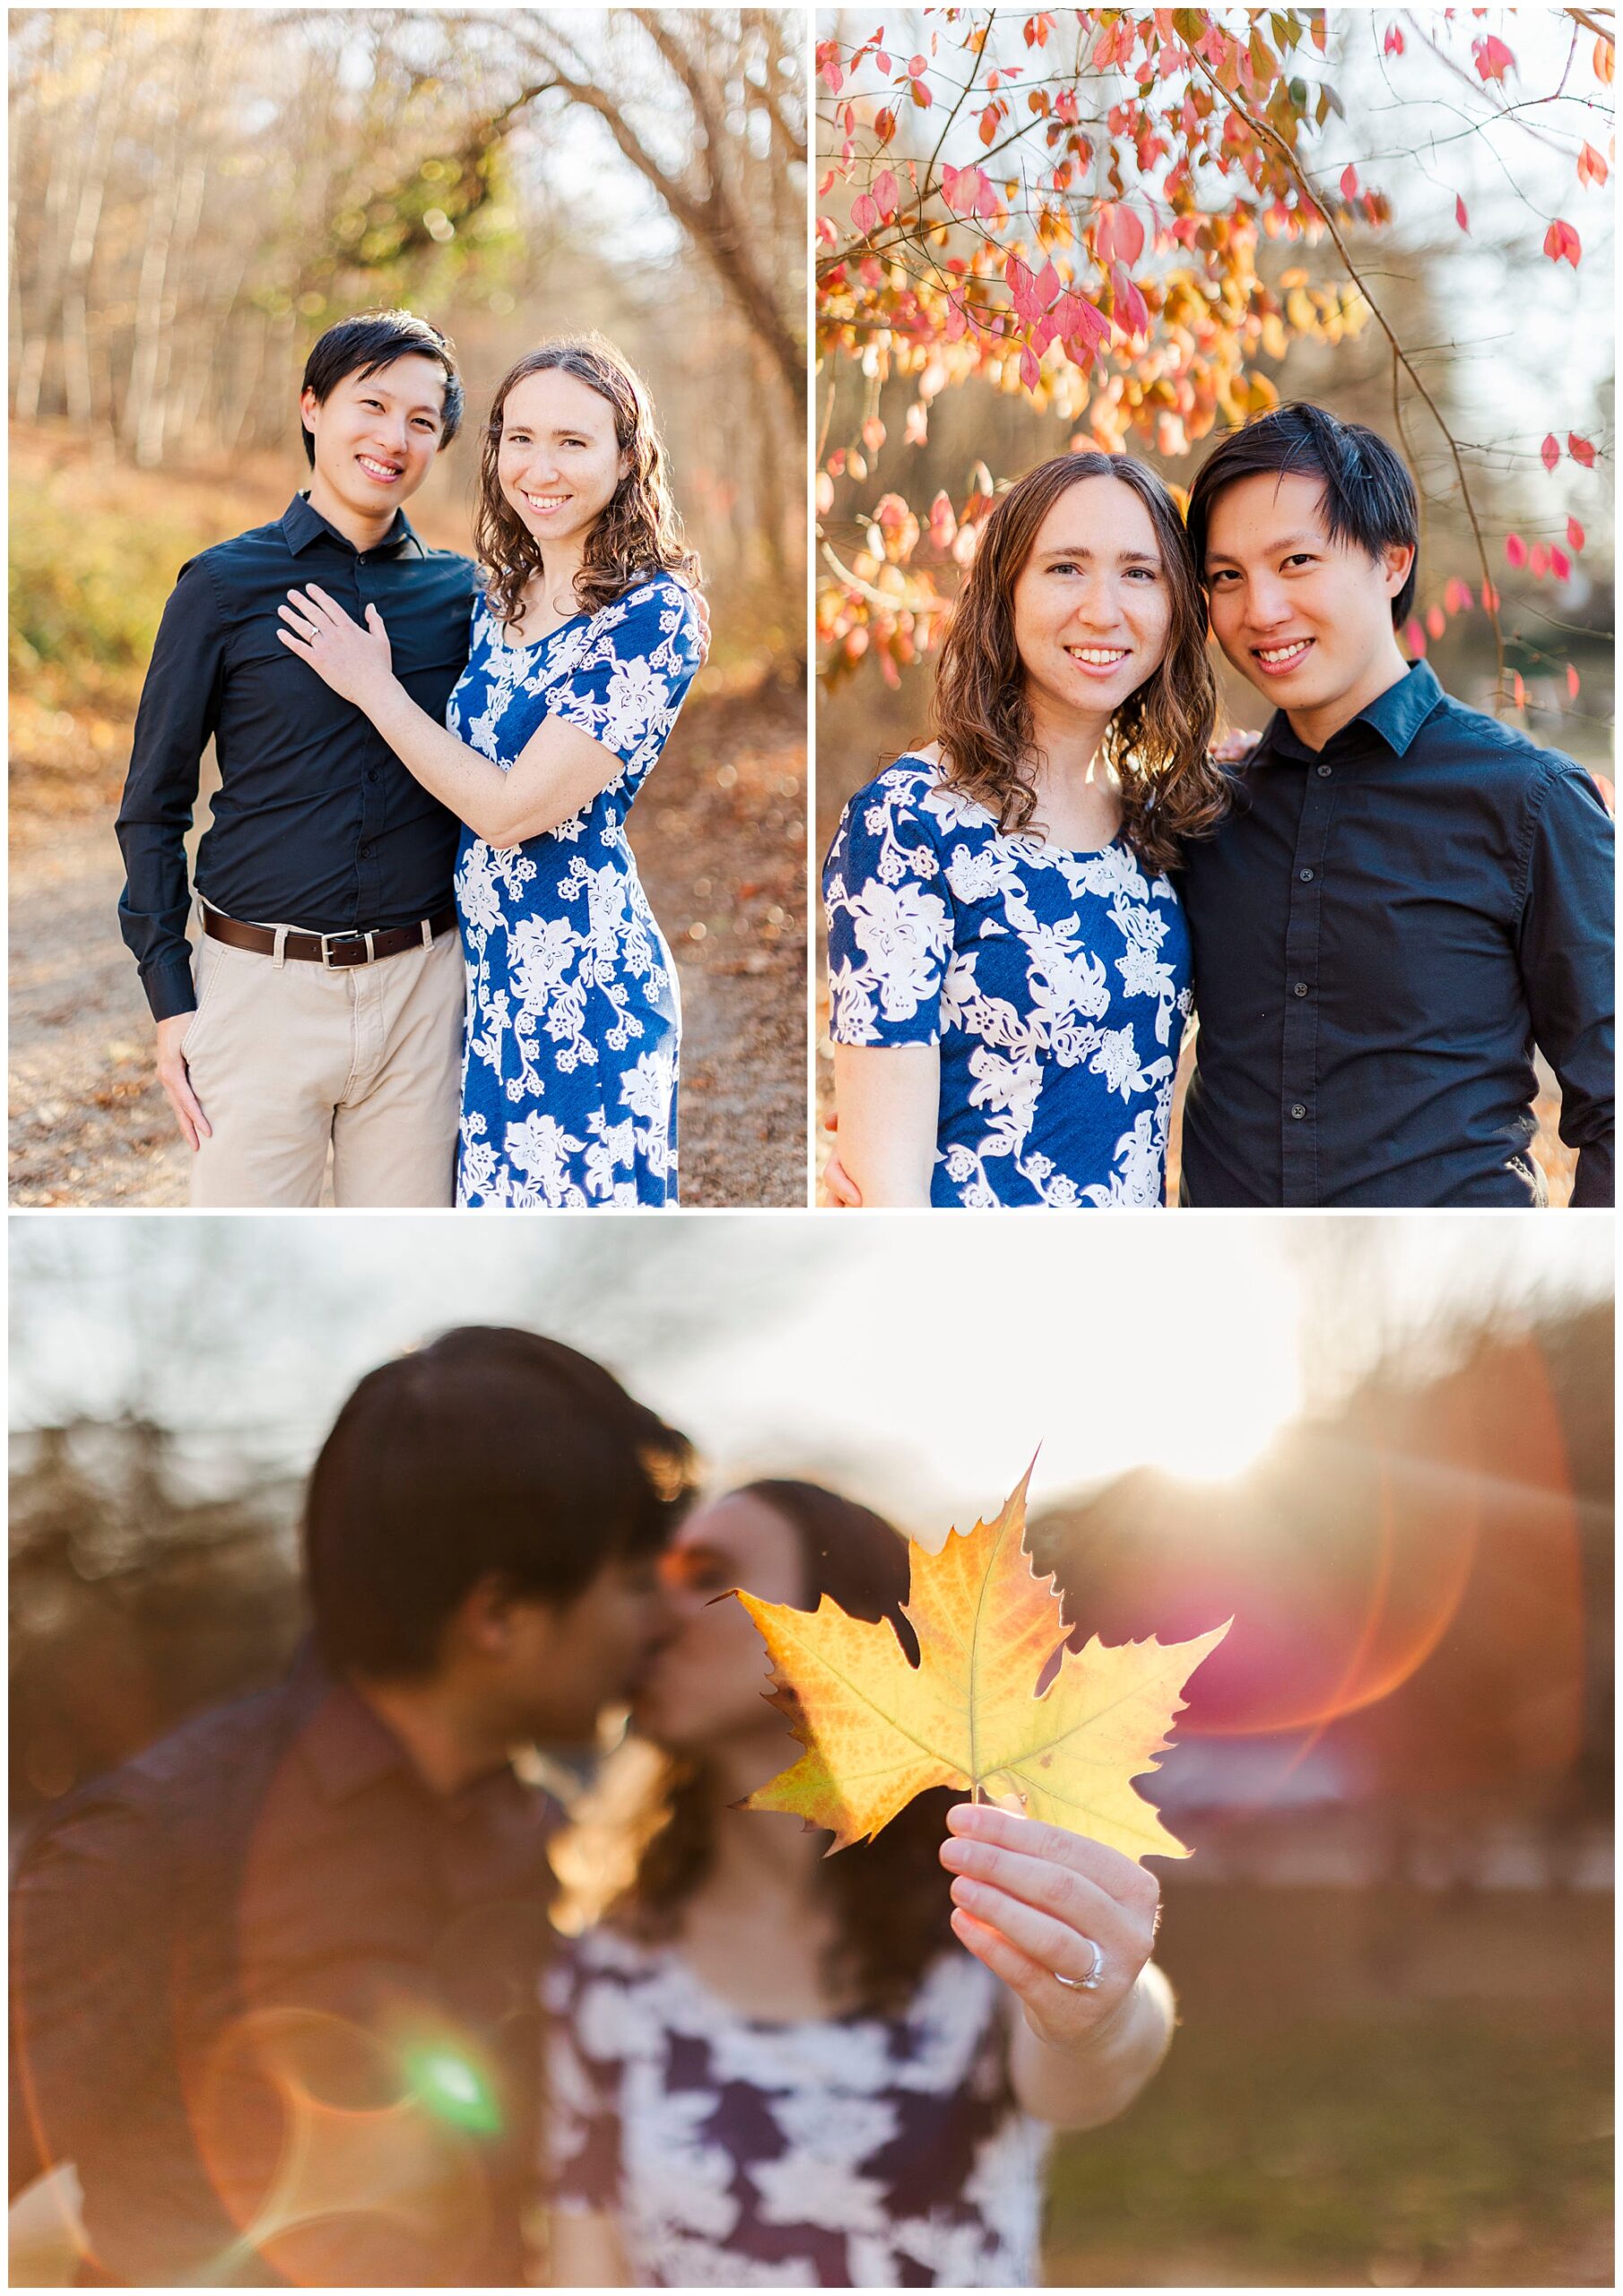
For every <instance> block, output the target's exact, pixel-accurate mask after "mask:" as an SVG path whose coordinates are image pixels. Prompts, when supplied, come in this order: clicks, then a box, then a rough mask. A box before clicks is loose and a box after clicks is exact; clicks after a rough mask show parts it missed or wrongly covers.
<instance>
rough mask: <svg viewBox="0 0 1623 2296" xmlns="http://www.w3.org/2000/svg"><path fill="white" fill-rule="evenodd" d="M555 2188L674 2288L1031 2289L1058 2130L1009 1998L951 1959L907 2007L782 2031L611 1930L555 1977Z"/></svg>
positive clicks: (679, 1964) (551, 2082)
mask: <svg viewBox="0 0 1623 2296" xmlns="http://www.w3.org/2000/svg"><path fill="white" fill-rule="evenodd" d="M546 2005H547V2008H548V2012H549V2026H548V2035H549V2038H548V2060H549V2069H548V2079H547V2084H546V2085H547V2097H548V2120H547V2127H548V2137H547V2163H546V2166H547V2170H548V2178H547V2181H548V2185H549V2187H550V2190H551V2197H552V2199H553V2202H554V2205H557V2206H559V2207H560V2208H565V2209H568V2208H593V2209H597V2210H600V2211H602V2212H603V2213H606V2214H607V2215H609V2216H610V2217H612V2220H613V2221H614V2223H615V2225H616V2228H617V2230H618V2231H619V2233H620V2237H621V2243H622V2246H623V2248H624V2250H625V2253H626V2257H627V2260H628V2262H629V2266H630V2269H631V2272H632V2274H633V2275H634V2278H635V2280H636V2283H637V2284H638V2286H641V2287H655V2288H680V2287H689V2288H754V2287H760V2288H816V2287H823V2288H829V2287H858V2288H895V2287H905V2286H916V2285H919V2284H922V2283H934V2284H936V2285H938V2286H950V2287H955V2288H985V2287H1001V2288H1010V2287H1026V2286H1029V2285H1031V2284H1032V2283H1034V2281H1035V2277H1036V2269H1037V2232H1038V2225H1039V2218H1040V2211H1041V2196H1042V2170H1043V2161H1044V2156H1045V2152H1046V2133H1045V2132H1044V2131H1043V2130H1042V2129H1041V2128H1040V2127H1039V2126H1038V2124H1037V2122H1035V2121H1033V2120H1031V2119H1029V2118H1028V2117H1027V2116H1026V2115H1025V2114H1024V2113H1022V2112H1021V2111H1020V2109H1019V2108H1018V2106H1017V2105H1016V2104H1015V2102H1014V2099H1013V2095H1012V2093H1011V2090H1010V2087H1009V2074H1008V2032H1009V2027H1008V2007H1007V1996H1006V1995H1005V1994H1004V1993H1003V1990H1002V1987H1001V1986H999V1984H998V1982H997V1980H996V1979H994V1977H993V1976H992V1975H991V1974H990V1972H989V1971H988V1970H985V1969H984V1968H983V1967H982V1966H981V1964H980V1963H979V1962H978V1961H973V1960H972V1959H971V1958H970V1957H969V1955H968V1954H967V1953H964V1952H959V1951H957V1950H956V1949H954V1950H952V1951H950V1952H945V1953H942V1955H940V1956H939V1957H938V1958H937V1959H936V1960H935V1961H933V1962H932V1963H931V1965H930V1967H929V1969H928V1970H926V1971H925V1973H924V1979H922V1981H921V1983H920V1985H919V1987H918V1988H917V1991H916V1994H915V1996H914V1997H913V2000H912V2002H911V2004H910V2005H909V2006H908V2008H907V2011H906V2012H905V2013H903V2014H901V2015H898V2016H891V2017H878V2016H848V2017H838V2018H825V2019H820V2020H806V2021H803V2022H783V2023H763V2022H759V2021H757V2020H754V2019H751V2018H748V2017H744V2016H742V2015H741V2014H740V2013H738V2012H737V2011H735V2010H733V2009H732V2008H731V2007H730V2006H729V2005H727V2004H726V2003H725V2002H724V2001H722V2000H720V1999H718V1998H717V1997H716V1996H715V1995H714V1994H712V1993H710V1992H709V1991H708V1990H707V1988H706V1987H703V1986H702V1985H700V1984H699V1981H698V1979H696V1978H694V1977H693V1976H692V1974H691V1973H690V1971H689V1970H688V1968H687V1965H686V1964H685V1962H684V1961H682V1959H681V1954H680V1953H679V1952H676V1951H675V1950H674V1949H672V1948H665V1947H651V1946H646V1945H643V1944H637V1943H633V1942H632V1941H631V1940H629V1939H628V1938H626V1937H624V1936H621V1935H617V1934H616V1933H615V1932H613V1931H612V1930H608V1929H599V1930H595V1931H593V1932H591V1933H589V1934H588V1935H586V1937H584V1938H582V1939H581V1940H580V1941H579V1943H578V1944H576V1945H575V1946H573V1947H572V1948H568V1949H566V1950H565V1952H563V1953H562V1954H561V1955H560V1959H559V1961H557V1962H556V1963H555V1965H554V1966H553V1968H552V1969H551V1970H550V1972H549V1974H548V1977H547V1979H546Z"/></svg>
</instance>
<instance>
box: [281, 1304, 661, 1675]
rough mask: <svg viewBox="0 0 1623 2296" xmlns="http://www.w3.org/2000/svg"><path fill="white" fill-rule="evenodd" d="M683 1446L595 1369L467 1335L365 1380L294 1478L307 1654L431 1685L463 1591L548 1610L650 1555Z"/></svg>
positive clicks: (561, 1351)
mask: <svg viewBox="0 0 1623 2296" xmlns="http://www.w3.org/2000/svg"><path fill="white" fill-rule="evenodd" d="M695 1483H696V1462H695V1458H694V1455H693V1449H692V1447H691V1445H690V1443H689V1441H688V1439H687V1438H686V1436H684V1435H681V1434H678V1433H677V1431H675V1429H674V1428H671V1427H667V1426H666V1425H665V1423H664V1421H663V1420H661V1419H660V1418H658V1417H657V1416H656V1414H655V1413H653V1412H652V1411H649V1410H648V1409H647V1407H646V1406H645V1405H642V1404H639V1403H638V1402H636V1401H635V1400H634V1399H633V1397H631V1396H629V1395H628V1394H627V1393H626V1390H625V1389H624V1388H623V1387H621V1384H620V1382H619V1380H618V1379H616V1378H614V1376H613V1374H612V1372H610V1371H606V1370H604V1369H603V1365H602V1364H601V1363H595V1362H594V1361H592V1360H591V1358H590V1357H589V1356H586V1355H581V1354H577V1352H576V1351H575V1349H574V1348H572V1347H565V1346H564V1345H562V1344H561V1343H560V1342H559V1341H558V1340H555V1339H544V1338H542V1336H541V1335H540V1334H539V1333H537V1332H530V1331H514V1330H508V1329H503V1328H501V1327H499V1326H484V1325H469V1326H464V1327H462V1328H461V1329H459V1330H456V1331H449V1332H447V1333H446V1334H445V1335H444V1336H443V1337H442V1338H439V1339H437V1340H435V1341H434V1342H433V1344H431V1345H430V1346H428V1347H424V1348H421V1349H419V1350H417V1351H416V1352H413V1353H411V1354H408V1355H403V1356H399V1357H397V1358H396V1359H395V1361H393V1362H391V1363H385V1364H381V1365H380V1366H379V1367H378V1370H375V1371H369V1373H368V1374H367V1376H366V1378H364V1379H362V1380H361V1382H360V1386H359V1387H357V1388H356V1389H355V1391H354V1393H353V1394H352V1396H351V1397H350V1399H349V1401H348V1402H347V1403H346V1404H345V1405H344V1406H343V1410H342V1411H341V1412H340V1413H339V1414H338V1417H337V1420H336V1422H334V1427H333V1431H332V1432H331V1434H330V1435H329V1436H328V1437H327V1439H326V1441H325V1443H324V1444H323V1446H322V1448H321V1453H320V1456H319V1457H318V1458H317V1461H316V1465H315V1467H314V1469H313V1470H312V1472H311V1475H310V1483H309V1491H308V1497H307V1500H306V1505H305V1518H304V1553H305V1568H306V1574H307V1578H308V1587H309V1599H310V1609H311V1613H312V1618H313V1622H314V1625H315V1631H316V1641H317V1648H319V1650H320V1652H321V1654H322V1657H324V1658H325V1661H326V1663H327V1665H329V1666H331V1667H333V1668H334V1670H335V1671H336V1672H339V1673H341V1674H342V1673H349V1672H354V1673H357V1674H371V1675H375V1676H377V1677H378V1679H380V1680H385V1681H387V1680H391V1679H393V1680H399V1679H403V1678H407V1677H411V1676H421V1675H422V1674H429V1673H431V1672H432V1671H433V1669H434V1667H435V1665H436V1664H437V1663H438V1655H439V1647H440V1641H441V1637H442V1635H443V1632H444V1630H445V1628H446V1626H447V1622H449V1620H450V1618H451V1616H452V1613H454V1612H455V1611H456V1608H457V1606H458V1605H459V1604H460V1603H461V1602H462V1600H463V1598H464V1596H465V1595H466V1594H467V1593H468V1591H469V1589H470V1588H471V1587H473V1586H474V1585H475V1583H476V1582H477V1581H478V1580H479V1579H481V1578H484V1577H486V1576H487V1575H488V1574H490V1573H492V1572H494V1573H496V1574H498V1575H499V1577H500V1578H502V1579H503V1580H504V1581H505V1582H506V1583H507V1584H508V1587H510V1588H511V1590H512V1591H513V1592H514V1593H516V1594H518V1595H524V1596H538V1597H540V1598H541V1599H542V1601H545V1602H550V1603H554V1604H557V1605H565V1604H567V1603H568V1602H570V1601H572V1600H573V1599H574V1597H575V1596H577V1595H578V1594H580V1593H581V1592H582V1591H583V1590H584V1589H585V1587H587V1586H588V1585H589V1584H590V1582H591V1581H592V1580H593V1579H594V1578H595V1577H596V1576H597V1574H598V1572H599V1571H600V1570H602V1569H603V1566H604V1564H605V1563H609V1562H613V1561H629V1560H632V1559H635V1558H636V1557H638V1556H639V1555H652V1554H657V1553H658V1552H660V1551H661V1549H662V1548H663V1547H664V1544H665V1543H666V1541H667V1540H668V1539H669V1537H670V1535H671V1533H672V1531H673V1528H674V1527H675V1525H676V1522H677V1520H678V1518H679V1517H680V1515H681V1511H682V1509H684V1508H685V1507H686V1506H687V1505H688V1503H689V1502H690V1500H691V1498H692V1496H693V1492H694V1488H695Z"/></svg>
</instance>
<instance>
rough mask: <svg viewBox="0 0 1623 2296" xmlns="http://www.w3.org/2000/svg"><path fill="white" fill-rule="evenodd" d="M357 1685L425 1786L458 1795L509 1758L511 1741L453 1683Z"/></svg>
mask: <svg viewBox="0 0 1623 2296" xmlns="http://www.w3.org/2000/svg"><path fill="white" fill-rule="evenodd" d="M351 1679H352V1687H353V1689H354V1690H355V1692H357V1694H358V1695H359V1696H360V1697H361V1698H363V1699H364V1700H366V1702H367V1704H368V1705H369V1707H370V1708H371V1709H372V1711H373V1713H374V1714H376V1715H377V1716H378V1719H379V1720H380V1721H382V1722H383V1723H385V1724H386V1726H387V1727H388V1728H389V1729H390V1730H392V1731H393V1732H394V1734H395V1736H396V1737H397V1738H398V1739H399V1740H400V1743H401V1744H402V1745H403V1746H404V1748H405V1750H406V1752H407V1753H408V1754H410V1756H411V1757H412V1762H413V1764H414V1766H415V1768H416V1770H417V1772H418V1775H419V1776H420V1777H421V1779H422V1781H423V1783H424V1784H425V1785H426V1786H429V1787H432V1789H433V1791H434V1792H435V1793H436V1794H455V1793H457V1792H459V1791H460V1789H461V1788H462V1787H464V1786H470V1785H472V1783H473V1780H474V1779H476V1778H482V1777H484V1776H486V1775H488V1773H489V1772H490V1771H491V1770H499V1769H500V1767H501V1765H502V1763H503V1762H504V1761H506V1760H507V1757H508V1751H509V1745H510V1741H509V1738H508V1733H507V1731H506V1729H505V1727H503V1726H501V1725H500V1724H499V1723H497V1722H496V1721H495V1720H493V1719H492V1718H491V1717H490V1716H489V1715H488V1714H482V1713H476V1712H474V1711H473V1710H471V1709H470V1706H469V1703H468V1701H467V1700H464V1699H463V1698H462V1697H461V1695H460V1694H459V1693H458V1692H457V1691H456V1687H455V1686H454V1685H453V1684H451V1683H440V1682H432V1681H430V1682H421V1683H419V1682H410V1683H396V1682H389V1683H380V1682H362V1681H360V1680H357V1679H355V1678H354V1677H352V1678H351Z"/></svg>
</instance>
